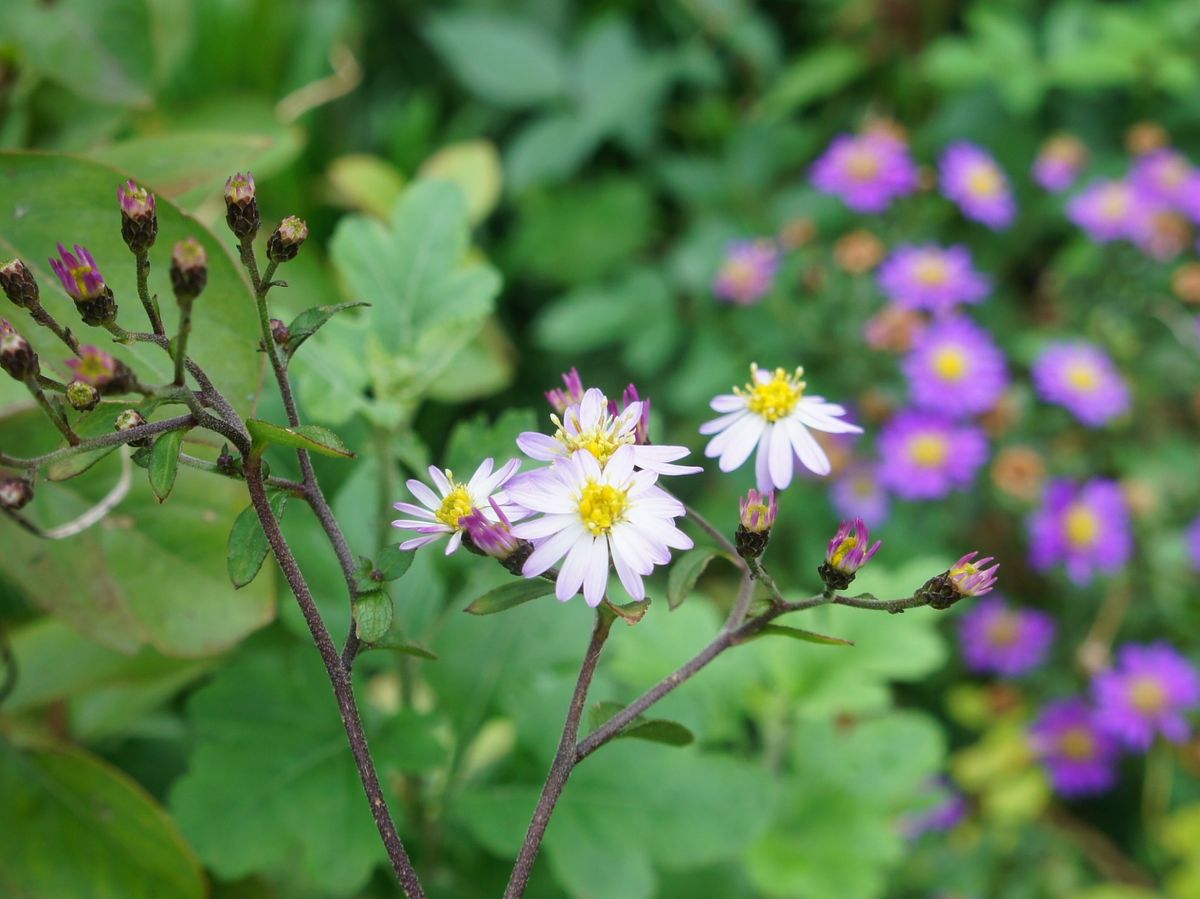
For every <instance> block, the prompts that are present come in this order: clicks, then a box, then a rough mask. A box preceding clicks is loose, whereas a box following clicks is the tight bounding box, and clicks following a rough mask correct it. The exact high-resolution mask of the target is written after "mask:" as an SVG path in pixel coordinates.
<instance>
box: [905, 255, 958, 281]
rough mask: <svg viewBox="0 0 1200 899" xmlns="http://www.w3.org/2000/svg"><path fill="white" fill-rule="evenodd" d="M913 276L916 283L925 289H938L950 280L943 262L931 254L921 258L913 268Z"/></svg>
mask: <svg viewBox="0 0 1200 899" xmlns="http://www.w3.org/2000/svg"><path fill="white" fill-rule="evenodd" d="M913 275H914V276H915V277H916V279H917V282H918V283H920V284H924V285H925V286H926V287H940V286H941V285H943V284H945V283H946V281H947V280H949V278H950V272H949V270H948V269H947V268H946V262H945V260H943V259H942V257H941V256H934V255H932V254H931V255H927V256H922V257H921V259H920V260H919V261H918V262H917V264H916V266H914V268H913Z"/></svg>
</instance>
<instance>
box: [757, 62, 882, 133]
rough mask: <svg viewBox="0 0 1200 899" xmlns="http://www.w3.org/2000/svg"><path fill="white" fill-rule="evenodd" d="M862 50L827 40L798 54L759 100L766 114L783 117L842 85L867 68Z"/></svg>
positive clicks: (822, 97)
mask: <svg viewBox="0 0 1200 899" xmlns="http://www.w3.org/2000/svg"><path fill="white" fill-rule="evenodd" d="M867 64H868V60H867V56H866V54H865V53H863V51H862V50H860V49H858V48H856V47H852V46H850V45H848V44H827V45H825V46H823V47H819V48H817V49H816V50H813V51H812V52H809V53H806V54H804V55H803V56H800V57H798V58H797V59H796V60H795V62H793V63H791V64H790V65H789V66H788V67H787V68H786V69H784V70H783V71H782V72H781V73H780V74H779V77H778V78H776V80H775V83H774V86H773V87H772V88H771V90H770V91H769V92H768V93H767V95H766V96H765V97H764V98H763V100H762V110H763V112H764V113H766V114H767V115H769V116H772V117H779V118H783V117H785V116H788V115H791V114H792V113H794V112H795V111H796V110H797V109H800V108H802V107H804V106H807V105H808V104H809V103H812V102H813V101H815V100H822V99H824V98H825V97H828V96H829V95H830V94H834V93H836V92H837V91H839V90H841V89H842V88H844V87H845V86H846V85H847V84H849V83H850V82H851V81H853V80H854V79H855V78H857V77H858V76H859V75H861V74H862V73H863V71H864V70H865V69H866V68H867Z"/></svg>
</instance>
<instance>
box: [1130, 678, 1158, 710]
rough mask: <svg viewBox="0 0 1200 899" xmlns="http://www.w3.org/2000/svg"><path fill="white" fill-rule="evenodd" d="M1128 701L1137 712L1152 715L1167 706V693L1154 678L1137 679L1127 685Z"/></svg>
mask: <svg viewBox="0 0 1200 899" xmlns="http://www.w3.org/2000/svg"><path fill="white" fill-rule="evenodd" d="M1129 701H1130V702H1132V703H1133V707H1134V708H1135V709H1137V710H1138V711H1139V712H1142V713H1143V714H1146V715H1153V714H1155V713H1157V712H1161V711H1162V710H1163V707H1164V706H1165V705H1166V704H1167V693H1166V691H1165V690H1164V689H1163V687H1162V684H1160V683H1159V682H1158V681H1157V680H1155V679H1154V678H1152V677H1138V678H1134V681H1133V683H1132V684H1130V685H1129Z"/></svg>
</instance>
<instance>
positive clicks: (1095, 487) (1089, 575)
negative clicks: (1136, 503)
mask: <svg viewBox="0 0 1200 899" xmlns="http://www.w3.org/2000/svg"><path fill="white" fill-rule="evenodd" d="M1029 531H1030V547H1029V561H1030V564H1032V565H1033V567H1034V568H1036V569H1037V570H1039V571H1045V570H1046V569H1048V568H1051V567H1052V566H1054V565H1057V564H1058V563H1060V562H1063V563H1065V564H1066V568H1067V577H1069V578H1070V579H1071V580H1072V581H1073V582H1074V583H1076V584H1079V585H1081V586H1082V585H1084V584H1089V583H1091V581H1092V579H1093V578H1094V577H1095V575H1096V573H1097V572H1101V573H1104V574H1112V573H1113V572H1115V571H1118V570H1119V569H1120V568H1121V566H1123V565H1124V564H1125V563H1126V562H1128V561H1129V557H1130V555H1132V553H1133V537H1132V535H1131V533H1130V530H1129V506H1128V504H1127V502H1126V500H1125V496H1124V494H1123V493H1121V488H1120V487H1119V486H1118V485H1117V484H1116V482H1114V481H1106V480H1102V479H1099V478H1095V479H1093V480H1090V481H1088V482H1087V483H1085V484H1083V485H1082V486H1079V487H1077V486H1076V485H1075V484H1073V483H1071V482H1070V481H1066V480H1061V479H1056V480H1053V481H1051V482H1050V483H1049V485H1048V486H1047V487H1046V494H1045V498H1044V499H1043V501H1042V507H1041V508H1040V509H1038V511H1037V512H1035V513H1034V514H1033V516H1032V518H1031V519H1030V521H1029Z"/></svg>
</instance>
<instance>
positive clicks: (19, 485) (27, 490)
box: [0, 477, 33, 512]
mask: <svg viewBox="0 0 1200 899" xmlns="http://www.w3.org/2000/svg"><path fill="white" fill-rule="evenodd" d="M32 499H33V485H32V484H31V483H29V482H28V481H27V480H25V479H24V478H11V477H10V478H0V509H8V510H9V511H10V512H15V511H17V510H18V509H21V508H24V507H25V506H27V505H29V503H30V501H31V500H32Z"/></svg>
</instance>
